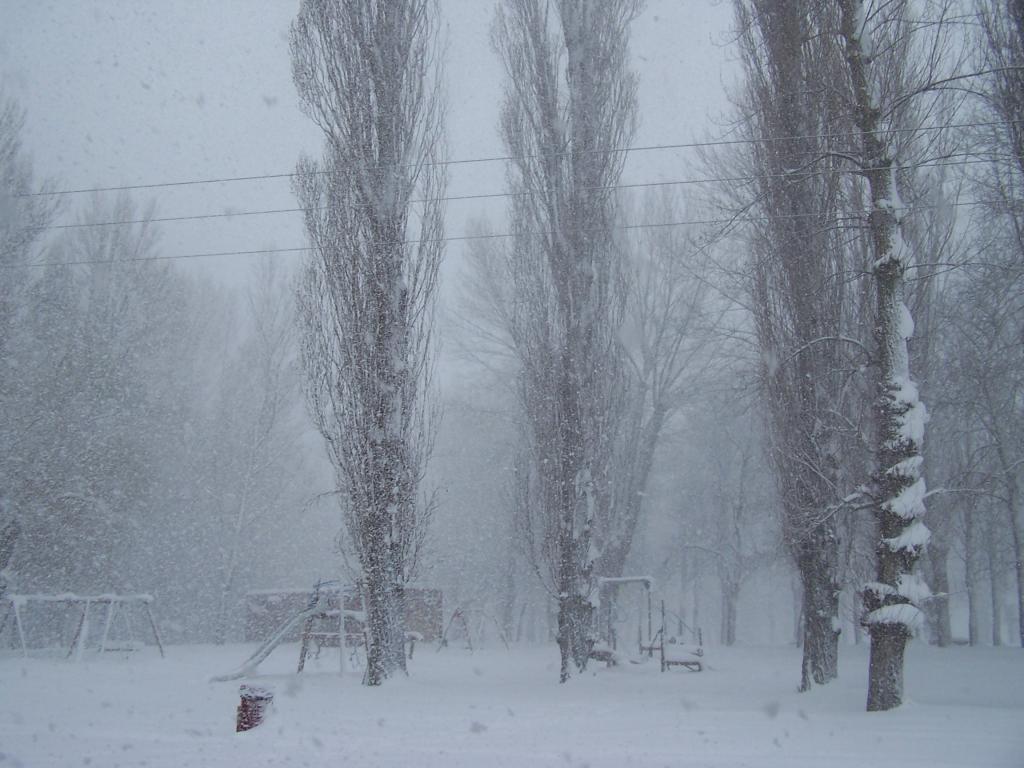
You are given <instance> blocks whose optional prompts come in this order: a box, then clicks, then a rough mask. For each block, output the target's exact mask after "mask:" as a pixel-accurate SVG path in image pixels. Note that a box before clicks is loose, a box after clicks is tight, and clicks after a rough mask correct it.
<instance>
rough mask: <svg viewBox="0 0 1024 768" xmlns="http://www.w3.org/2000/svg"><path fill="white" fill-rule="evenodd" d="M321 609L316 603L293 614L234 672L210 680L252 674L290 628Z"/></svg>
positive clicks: (222, 681)
mask: <svg viewBox="0 0 1024 768" xmlns="http://www.w3.org/2000/svg"><path fill="white" fill-rule="evenodd" d="M323 610H324V609H323V606H322V605H320V604H319V603H317V604H316V605H313V606H312V607H310V608H307V609H306V610H304V611H300V612H299V613H297V614H295V615H294V616H292V617H291V618H290V619H288V620H287V621H286V622H284V624H282V625H281V626H280V628H278V630H277V631H276V632H275V633H274V634H272V635H271V636H270V638H269V639H268V640H267V641H266V642H264V643H263V645H261V646H260V647H259V648H257V649H256V652H255V653H254V654H253V655H252V656H250V657H249V658H248V659H246V660H245V663H243V664H242V666H240V667H239V668H238V669H236V670H235V671H234V672H228V673H227V674H226V675H217V676H216V677H211V678H210V682H211V683H226V682H228V681H230V680H238V679H239V678H242V677H246V676H247V675H251V674H253V673H254V672H255V671H256V669H257V667H259V665H260V664H262V663H263V661H264V660H265V659H266V658H267V656H269V655H270V654H271V653H273V651H274V649H275V648H277V646H279V645H280V644H281V642H282V641H283V640H284V639H285V638H286V637H287V636H288V633H289V632H291V631H292V628H293V627H295V625H296V624H299V623H301V622H303V621H305V620H306V619H308V618H311V617H313V616H315V615H316V614H318V613H323Z"/></svg>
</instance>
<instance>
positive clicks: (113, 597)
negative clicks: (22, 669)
mask: <svg viewBox="0 0 1024 768" xmlns="http://www.w3.org/2000/svg"><path fill="white" fill-rule="evenodd" d="M4 603H6V606H7V607H6V610H4V612H3V619H2V620H0V635H2V634H3V632H4V629H5V628H7V626H8V622H10V620H11V619H12V618H13V619H14V621H13V623H11V624H10V627H11V630H10V631H11V633H12V634H15V635H16V637H17V640H18V644H19V645H20V647H21V653H22V655H23V656H28V649H29V646H30V644H32V643H31V642H30V640H31V638H30V635H31V629H32V628H31V626H26V621H25V616H24V614H25V613H26V611H31V610H33V608H34V609H35V610H36V611H37V612H38V611H42V610H45V609H46V608H56V609H57V610H58V611H59V612H60V613H61V614H65V613H67V612H68V611H69V610H72V609H77V610H78V611H80V613H79V615H78V620H77V622H76V626H75V632H74V636H73V637H72V639H71V642H70V644H69V647H68V652H67V657H68V658H71V657H72V656H74V657H75V659H80V658H81V656H82V653H83V651H84V650H85V647H86V644H87V643H88V640H89V635H90V629H91V625H90V613H91V611H92V610H93V608H94V607H99V608H104V607H105V608H106V611H105V615H104V616H103V634H102V636H101V637H100V640H99V644H98V650H99V651H100V652H103V651H134V650H136V649H137V643H136V641H135V632H134V628H133V626H132V621H131V617H132V613H136V614H139V613H141V614H143V616H144V617H145V619H146V620H147V622H148V624H149V628H150V631H151V632H152V634H153V640H154V642H155V643H156V646H157V648H159V649H160V656H161V657H162V656H163V655H164V646H163V643H162V642H161V640H160V632H159V630H158V629H157V626H156V621H155V620H154V619H153V611H152V608H151V606H152V604H153V596H152V595H145V594H137V595H117V594H104V595H74V594H70V593H66V594H59V595H6V596H4V597H3V598H2V599H0V604H4ZM51 619H52V617H51ZM118 620H120V625H121V627H120V628H121V632H120V633H119V634H120V635H121V637H120V638H115V637H114V635H113V633H114V632H117V627H116V623H115V622H117V621H118ZM57 634H58V635H59V634H61V633H60V632H58V633H57ZM65 637H66V635H65Z"/></svg>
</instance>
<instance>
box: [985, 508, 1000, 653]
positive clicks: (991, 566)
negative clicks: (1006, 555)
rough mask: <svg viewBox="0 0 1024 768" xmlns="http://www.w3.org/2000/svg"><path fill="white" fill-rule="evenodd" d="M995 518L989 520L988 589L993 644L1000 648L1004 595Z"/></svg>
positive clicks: (986, 549)
mask: <svg viewBox="0 0 1024 768" xmlns="http://www.w3.org/2000/svg"><path fill="white" fill-rule="evenodd" d="M995 523H996V521H995V520H989V521H988V541H987V542H986V544H987V546H986V547H985V559H986V560H987V561H988V591H989V600H990V601H991V603H992V645H993V647H995V648H998V647H999V646H1001V645H1002V644H1003V596H1002V594H1000V589H999V587H1000V584H999V582H1000V581H1001V579H1000V578H999V558H998V555H997V554H996V546H997V541H996V530H995V527H996V525H995Z"/></svg>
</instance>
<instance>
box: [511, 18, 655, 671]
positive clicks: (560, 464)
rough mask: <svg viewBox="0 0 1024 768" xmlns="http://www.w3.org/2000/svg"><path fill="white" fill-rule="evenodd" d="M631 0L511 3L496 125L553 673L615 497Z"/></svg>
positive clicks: (586, 624) (573, 644) (585, 643)
mask: <svg viewBox="0 0 1024 768" xmlns="http://www.w3.org/2000/svg"><path fill="white" fill-rule="evenodd" d="M637 10H638V4H637V2H636V0H609V1H607V2H594V1H593V0H589V1H588V2H571V1H570V0H557V1H555V0H507V1H506V2H505V3H504V4H503V6H502V8H501V10H500V11H499V14H498V17H497V21H496V23H495V28H494V36H493V37H494V44H495V47H496V49H497V51H498V53H499V55H500V56H501V59H502V62H503V64H504V66H505V74H506V84H505V103H504V108H503V111H502V118H501V132H502V136H503V138H504V140H505V144H506V146H507V147H508V150H509V154H510V155H512V156H514V158H515V160H514V161H513V163H512V168H511V171H510V185H511V187H512V191H513V192H514V193H516V196H515V197H514V198H513V203H512V206H511V212H510V218H511V222H512V226H513V229H514V231H515V232H516V233H517V237H516V239H515V242H514V244H513V245H512V246H511V249H510V253H509V259H510V268H509V273H510V276H511V278H512V280H513V283H512V285H513V288H512V296H513V301H512V304H511V312H512V313H513V314H512V317H511V326H510V327H511V328H512V329H513V331H512V334H511V335H512V338H513V343H514V346H515V349H516V351H517V357H518V359H519V362H520V367H521V370H522V381H521V386H522V401H523V403H524V410H525V413H526V418H527V420H528V422H529V425H530V430H529V437H530V443H531V448H532V451H531V453H532V458H533V461H534V462H535V466H536V470H537V476H538V480H539V486H540V489H541V490H540V494H541V498H542V499H543V502H542V503H543V510H544V513H543V514H544V525H543V527H542V528H541V529H540V530H541V531H543V532H542V533H540V535H541V536H542V537H543V540H544V541H543V546H542V550H543V552H544V553H545V559H546V561H547V563H548V565H549V569H550V571H551V576H552V581H553V585H552V586H553V588H554V593H555V595H556V596H557V600H558V645H559V649H560V653H561V668H560V675H559V676H560V679H561V680H562V681H563V682H564V681H565V680H567V679H568V678H569V676H570V666H571V665H575V666H576V667H577V668H579V669H582V668H583V667H584V666H585V665H586V662H587V658H588V655H589V647H590V639H589V630H590V624H591V612H592V608H591V603H590V594H591V592H592V589H593V576H594V563H595V560H596V559H597V557H598V556H599V554H600V553H599V552H598V551H597V549H596V548H595V547H594V546H593V545H594V544H595V540H594V525H595V521H596V519H597V518H598V516H599V514H600V512H599V509H600V508H601V507H602V506H606V505H608V504H609V503H610V500H611V479H612V477H611V471H612V466H611V464H612V462H611V457H612V449H613V444H612V443H613V436H614V435H615V434H616V427H615V425H614V423H613V422H614V420H615V419H616V418H617V411H618V408H617V405H618V401H619V398H620V397H621V390H622V386H621V378H622V377H621V365H620V361H619V354H618V348H617V339H616V326H617V324H618V317H617V316H619V315H620V314H621V306H620V304H621V302H620V299H619V297H620V295H621V293H620V292H619V291H617V290H616V283H617V280H618V279H619V275H618V272H617V270H616V267H615V261H616V260H615V256H616V248H615V247H614V245H613V243H614V238H613V237H612V233H611V231H610V228H611V226H612V225H613V223H614V221H615V209H616V204H615V196H614V192H613V190H612V189H611V188H610V187H611V186H612V185H614V184H615V183H616V181H617V179H618V178H619V174H620V172H621V169H622V163H623V157H624V155H623V153H622V152H621V151H611V150H618V149H620V148H621V147H623V146H625V145H627V144H628V143H629V139H630V138H631V136H632V134H633V127H634V122H635V113H636V82H635V78H634V76H633V75H632V74H631V73H630V72H629V70H628V67H627V55H628V50H627V43H628V28H629V24H630V22H631V21H632V19H633V17H634V16H635V14H636V13H637Z"/></svg>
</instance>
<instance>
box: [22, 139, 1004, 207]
mask: <svg viewBox="0 0 1024 768" xmlns="http://www.w3.org/2000/svg"><path fill="white" fill-rule="evenodd" d="M1018 122H1020V121H1019V120H1009V121H1007V120H995V121H989V122H972V123H946V124H944V125H933V126H922V127H919V128H885V129H879V130H878V131H874V132H873V133H878V134H891V133H913V132H918V131H921V132H923V131H941V130H947V129H954V128H955V129H959V128H986V127H995V126H1000V125H1013V124H1016V123H1018ZM861 135H862V134H861V132H860V131H848V132H843V133H819V134H808V135H805V136H768V137H765V138H761V139H719V140H716V141H691V142H683V143H678V144H648V145H644V146H634V147H612V148H610V149H586V150H578V151H576V153H575V154H602V155H608V154H621V153H626V152H653V151H658V150H668V149H699V148H710V147H727V146H736V145H742V144H765V143H769V142H781V141H807V140H810V139H819V140H821V139H841V138H856V137H859V136H861ZM571 154H574V152H573V150H558V151H554V152H540V153H534V154H527V155H494V156H492V157H470V158H460V159H456V160H434V161H425V162H423V163H395V164H380V165H368V166H365V169H366V170H381V169H384V168H411V167H427V166H441V167H448V166H452V165H471V164H475V163H497V162H510V161H513V160H529V159H535V158H542V157H564V156H566V155H571ZM316 173H318V174H329V173H330V171H327V170H322V171H316ZM297 175H298V173H297V172H294V171H293V172H291V173H265V174H253V175H250V176H222V177H218V178H208V179H188V180H184V181H160V182H150V183H145V184H124V185H120V186H105V187H82V188H79V189H62V190H45V191H40V192H23V193H20V194H18V195H16V197H54V196H56V195H80V194H86V193H91V192H92V193H98V192H128V191H132V190H139V189H158V188H163V187H187V186H195V185H199V184H223V183H228V182H241V181H262V180H265V179H290V178H294V177H295V176H297Z"/></svg>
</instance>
